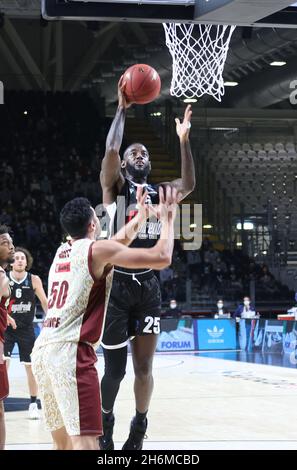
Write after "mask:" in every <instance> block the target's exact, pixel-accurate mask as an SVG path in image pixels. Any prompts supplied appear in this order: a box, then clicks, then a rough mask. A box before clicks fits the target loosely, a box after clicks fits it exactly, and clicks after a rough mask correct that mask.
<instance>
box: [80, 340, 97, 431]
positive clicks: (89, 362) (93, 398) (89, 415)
mask: <svg viewBox="0 0 297 470" xmlns="http://www.w3.org/2000/svg"><path fill="white" fill-rule="evenodd" d="M96 362H97V357H96V354H95V351H94V349H93V348H92V346H90V345H88V344H85V343H78V345H77V357H76V382H77V392H78V403H79V422H80V424H79V426H80V435H81V436H93V435H95V436H102V434H103V432H102V418H101V396H100V386H99V377H98V373H97V370H96V367H95V363H96Z"/></svg>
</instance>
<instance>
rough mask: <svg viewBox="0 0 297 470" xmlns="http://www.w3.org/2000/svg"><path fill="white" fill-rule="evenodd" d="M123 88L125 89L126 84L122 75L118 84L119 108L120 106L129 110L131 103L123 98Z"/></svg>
mask: <svg viewBox="0 0 297 470" xmlns="http://www.w3.org/2000/svg"><path fill="white" fill-rule="evenodd" d="M125 87H126V82H125V80H124V75H122V76H121V78H120V80H119V83H118V98H119V106H122V107H123V108H125V109H128V108H130V106H131V105H132V103H131V102H129V101H127V98H126V96H125Z"/></svg>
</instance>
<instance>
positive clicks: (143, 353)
mask: <svg viewBox="0 0 297 470" xmlns="http://www.w3.org/2000/svg"><path fill="white" fill-rule="evenodd" d="M124 88H125V83H123V78H121V80H120V82H119V85H118V97H119V105H118V109H117V112H116V115H115V118H114V120H113V122H112V125H111V127H110V130H109V133H108V136H107V140H106V151H105V156H104V159H103V161H102V167H101V173H100V181H101V185H102V190H103V203H104V205H105V207H106V208H107V210H108V212H109V214H110V215H111V216H114V219H115V224H114V229H115V230H118V229H119V228H120V226H122V225H124V223H125V222H127V221H128V220H129V218H131V217H133V216H134V214H135V211H136V210H137V209H136V208H135V202H136V190H137V187H138V186H142V187H143V188H145V189H146V190H147V192H148V202H150V203H152V204H158V202H159V200H158V187H157V186H155V185H150V184H148V182H147V178H148V176H149V173H150V171H151V163H150V157H149V152H148V150H147V149H146V147H145V146H144V145H142V144H141V143H134V144H132V145H130V146H129V147H128V148H127V149H126V151H125V152H124V155H123V159H122V160H121V158H120V155H119V151H120V147H121V143H122V139H123V133H124V124H125V116H126V109H127V108H128V107H129V106H130V105H131V103H128V102H127V100H126V99H125V96H124V93H123V91H124ZM191 115H192V111H191V106H188V107H187V108H186V110H185V113H184V118H183V121H182V122H180V121H179V119H176V120H175V121H176V132H177V135H178V137H179V140H180V151H181V178H179V179H176V180H174V181H172V182H170V183H168V182H166V183H165V182H164V183H162V184H161V185H162V186H165V185H169V186H171V187H175V188H176V189H177V190H178V192H179V193H180V195H181V199H183V198H184V197H186V196H187V195H188V194H190V193H191V192H192V191H193V190H194V188H195V167H194V161H193V157H192V153H191V147H190V141H189V132H190V127H191ZM118 196H123V197H122V198H119V197H118ZM181 199H180V200H181ZM123 214H124V216H123ZM119 220H120V223H118V221H119ZM119 225H120V226H119ZM159 235H160V223H159V221H158V220H157V219H156V220H155V221H152V220H150V221H147V223H146V224H144V226H143V227H142V228H141V230H140V231H139V233H138V236H137V238H136V239H135V241H134V242H133V243H132V245H131V246H132V247H151V246H154V244H155V243H156V242H157V239H158V236H159ZM160 312H161V292H160V287H159V282H158V280H157V278H156V276H155V275H154V272H153V271H152V270H150V269H147V270H128V269H122V268H117V267H115V272H114V281H113V287H112V291H111V295H110V301H109V307H108V310H107V315H106V322H105V330H104V334H103V338H102V346H103V351H104V359H105V372H104V376H103V378H102V382H101V393H102V411H103V428H104V436H102V437H101V438H100V440H99V442H100V447H101V449H106V450H111V449H113V448H114V443H113V438H112V435H113V426H114V415H113V407H114V402H115V399H116V396H117V393H118V390H119V387H120V383H121V380H122V379H123V377H124V375H125V371H126V363H127V343H128V340H129V338H132V337H134V339H133V341H131V351H132V358H133V366H134V373H135V382H134V394H135V402H136V415H135V417H134V418H133V420H132V422H131V426H130V434H129V437H128V439H127V441H126V442H125V444H124V446H123V449H125V450H139V449H142V443H143V439H144V436H145V432H146V428H147V417H146V416H147V412H148V408H149V403H150V399H151V395H152V392H153V376H152V363H153V356H154V352H155V349H156V344H157V337H158V334H159V332H160Z"/></svg>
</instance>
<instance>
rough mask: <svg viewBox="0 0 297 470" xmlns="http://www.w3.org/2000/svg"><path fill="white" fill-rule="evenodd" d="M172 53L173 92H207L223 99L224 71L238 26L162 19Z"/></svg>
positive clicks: (197, 94) (193, 94) (195, 94)
mask: <svg viewBox="0 0 297 470" xmlns="http://www.w3.org/2000/svg"><path fill="white" fill-rule="evenodd" d="M163 26H164V30H165V36H166V46H167V47H168V49H169V52H170V54H171V56H172V81H171V87H170V94H171V95H172V96H176V97H181V96H184V97H186V98H194V97H198V98H199V97H201V96H203V95H205V94H208V95H210V96H213V97H214V98H215V99H216V100H217V101H221V98H222V96H223V95H224V93H225V87H224V79H223V71H224V66H225V62H226V58H227V53H228V49H229V45H230V40H231V37H232V34H233V31H234V30H235V28H236V26H231V25H207V24H197V25H196V24H186V23H163Z"/></svg>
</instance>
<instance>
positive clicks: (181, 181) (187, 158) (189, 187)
mask: <svg viewBox="0 0 297 470" xmlns="http://www.w3.org/2000/svg"><path fill="white" fill-rule="evenodd" d="M191 117H192V110H191V105H188V106H187V107H186V109H185V113H184V118H183V121H182V122H180V120H179V119H178V118H176V119H175V122H176V133H177V135H178V137H179V141H180V153H181V178H178V179H176V180H173V181H171V182H166V183H161V184H162V186H165V185H170V186H172V187H175V188H176V189H177V191H178V192H179V193H180V194H181V198H180V200H181V199H184V198H185V197H186V196H188V194H190V193H191V192H192V191H194V189H195V186H196V177H195V165H194V159H193V155H192V150H191V144H190V128H191Z"/></svg>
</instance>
